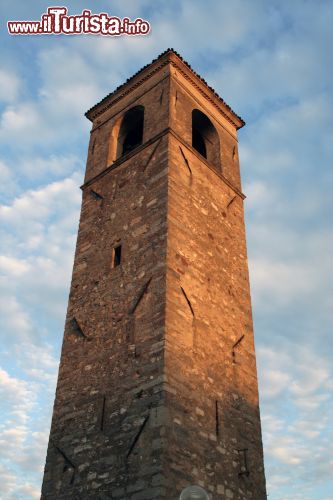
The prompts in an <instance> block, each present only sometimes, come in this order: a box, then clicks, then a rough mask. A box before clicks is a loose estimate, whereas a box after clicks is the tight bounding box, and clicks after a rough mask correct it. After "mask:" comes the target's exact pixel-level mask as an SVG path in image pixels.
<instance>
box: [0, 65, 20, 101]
mask: <svg viewBox="0 0 333 500" xmlns="http://www.w3.org/2000/svg"><path fill="white" fill-rule="evenodd" d="M20 86H21V82H20V79H19V77H18V76H17V75H16V74H15V73H14V72H12V71H10V70H5V69H0V101H3V102H8V101H14V100H15V99H16V98H17V96H18V92H19V90H20Z"/></svg>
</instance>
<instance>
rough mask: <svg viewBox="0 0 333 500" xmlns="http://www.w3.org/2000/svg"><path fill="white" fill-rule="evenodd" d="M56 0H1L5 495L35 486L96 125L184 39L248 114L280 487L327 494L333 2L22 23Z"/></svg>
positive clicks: (261, 335)
mask: <svg viewBox="0 0 333 500" xmlns="http://www.w3.org/2000/svg"><path fill="white" fill-rule="evenodd" d="M48 6H49V4H47V3H45V2H43V1H40V0H35V1H34V2H22V1H18V0H2V2H1V7H0V9H1V26H2V30H1V55H0V58H1V65H0V177H1V182H0V196H1V199H0V203H1V205H0V218H1V227H0V293H1V301H0V315H1V316H0V317H1V334H2V337H1V355H0V405H1V414H0V453H1V458H0V485H1V493H0V498H1V499H6V500H9V499H35V498H39V495H40V485H41V478H42V470H43V466H44V460H45V453H46V445H47V439H48V432H49V426H50V418H51V411H52V405H53V398H54V390H55V382H56V375H57V368H58V362H59V351H60V345H61V341H62V334H63V324H64V318H65V311H66V305H67V297H68V292H69V283H70V276H71V270H72V264H73V255H74V247H75V241H76V232H77V225H78V217H79V209H80V202H81V193H80V190H79V188H78V186H79V185H80V184H81V183H82V180H83V174H84V168H85V161H86V153H87V146H88V140H89V130H90V124H89V122H88V120H86V118H85V117H84V116H83V114H84V112H85V111H86V110H87V109H88V108H90V107H91V106H92V105H93V104H95V103H96V102H97V101H99V100H100V99H101V98H102V97H104V96H105V95H106V94H108V93H109V92H110V91H112V90H113V89H114V88H115V87H116V86H117V85H119V84H120V83H122V82H123V81H124V80H125V79H126V78H128V77H129V76H131V74H132V73H134V72H136V71H137V70H138V69H140V68H141V67H142V66H143V65H145V64H147V63H148V62H150V61H151V60H152V59H153V58H155V57H156V55H158V54H159V53H160V52H162V51H164V50H165V49H166V48H167V47H170V46H171V47H174V48H175V49H176V50H177V51H178V52H180V53H181V54H182V56H183V57H184V58H185V59H186V60H187V61H188V62H189V63H190V64H191V65H192V67H193V68H194V69H195V70H196V71H197V72H199V73H200V74H201V75H202V76H203V77H204V78H205V79H206V80H207V82H208V83H209V84H210V85H211V86H213V87H214V88H215V89H216V91H217V92H218V93H219V94H220V95H221V96H222V97H223V99H225V100H226V102H227V103H228V104H230V105H231V106H232V107H233V109H234V110H235V111H236V112H237V113H238V114H240V115H241V116H242V117H243V118H244V119H245V120H246V122H247V126H246V127H245V128H244V129H243V130H241V131H240V133H239V140H240V159H241V168H242V179H243V191H244V192H245V194H246V195H247V200H246V204H245V208H246V223H247V240H248V250H249V265H250V273H251V288H252V299H253V312H254V320H255V338H256V350H257V358H258V369H259V379H260V395H261V415H262V426H263V437H264V452H265V465H266V475H267V483H268V492H269V499H270V500H297V499H302V500H317V499H318V500H328V499H333V479H332V470H333V459H332V457H333V432H332V416H333V398H332V389H333V374H332V352H333V345H332V338H333V337H332V305H333V304H332V302H333V300H332V295H333V294H332V271H333V258H332V253H333V252H332V248H333V241H332V240H333V237H332V224H331V219H332V208H333V207H332V188H333V182H332V181H333V171H332V156H333V155H332V153H333V140H332V137H333V92H332V90H333V89H332V74H333V51H332V46H333V29H332V26H333V3H332V2H331V1H328V0H327V1H326V0H293V1H287V0H284V1H283V0H279V1H275V0H253V1H248V0H233V1H232V2H230V1H225V0H205V1H197V0H182V1H179V0H177V1H174V0H170V1H168V2H166V1H165V0H164V1H160V0H154V1H153V0H137V1H126V0H117V1H112V2H111V1H110V2H108V1H105V2H101V1H99V0H97V1H94V2H79V1H69V2H67V3H66V6H67V7H68V9H69V11H70V13H71V14H78V13H79V12H81V10H82V9H83V8H91V10H93V11H94V12H102V11H105V12H108V13H109V14H110V15H118V16H120V17H124V16H128V17H131V18H136V17H143V18H147V19H148V20H149V21H150V22H151V26H152V31H151V34H150V35H149V36H148V37H142V38H137V37H136V38H126V37H122V38H105V37H99V36H97V37H96V36H94V37H93V36H91V37H89V36H72V37H71V36H67V37H64V36H60V37H54V36H49V37H47V36H42V37H10V36H9V35H8V34H7V32H6V22H7V20H11V19H39V18H40V15H41V13H42V12H44V11H45V10H46V9H47V7H48Z"/></svg>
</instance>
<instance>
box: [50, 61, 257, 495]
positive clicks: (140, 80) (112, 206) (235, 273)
mask: <svg viewBox="0 0 333 500" xmlns="http://www.w3.org/2000/svg"><path fill="white" fill-rule="evenodd" d="M137 104H140V105H142V106H144V107H145V115H144V132H143V141H142V144H141V145H140V146H138V147H137V148H136V149H134V150H133V151H131V152H130V153H129V154H127V155H126V156H123V157H120V158H116V157H115V151H116V140H117V131H119V127H120V124H121V120H122V117H123V116H124V113H125V112H126V111H127V110H128V109H130V108H131V107H133V106H135V105H137ZM195 108H196V109H199V110H201V111H202V112H204V113H205V114H206V115H207V116H208V117H209V119H210V121H211V123H212V124H213V126H214V127H215V129H216V132H217V134H218V138H219V151H220V161H219V165H216V164H215V165H214V166H213V165H212V164H210V162H209V159H207V160H206V159H205V158H203V156H202V155H201V154H200V153H199V152H198V151H197V150H196V149H194V148H193V147H192V123H191V114H192V111H193V109H195ZM89 113H90V114H89V117H90V119H92V121H93V128H92V133H91V142H90V146H89V152H88V161H87V170H86V178H85V184H84V186H83V199H82V210H81V218H80V226H79V233H78V240H77V248H76V254H75V262H74V268H73V277H72V283H71V291H70V297H69V304H68V311H67V317H66V324H65V333H64V341H63V347H62V354H61V364H60V369H59V377H58V385H57V392H56V398H55V404H54V412H53V419H52V427H51V433H50V441H49V447H48V453H47V460H46V466H45V475H44V482H43V489H42V498H43V499H50V500H51V499H76V498H77V499H79V498H80V499H86V498H89V499H93V498H95V499H104V498H111V499H112V498H115V499H118V500H121V499H133V500H135V499H137V500H148V499H165V500H176V499H178V497H179V494H180V492H181V490H182V489H183V488H184V487H186V486H188V485H189V484H198V485H201V486H202V487H204V488H205V489H206V490H207V491H209V492H210V493H211V495H212V498H214V499H215V498H217V499H218V498H221V499H224V498H230V499H234V500H248V499H249V498H253V499H255V500H264V499H266V492H265V479H264V470H263V455H262V442H261V430H260V417H259V406H258V392H257V378H256V365H255V353H254V342H253V328H252V316H251V303H250V291H249V280H248V268H247V257H246V242H245V228H244V217H243V198H244V197H243V195H242V193H241V191H240V189H241V184H240V175H239V164H238V156H237V128H238V127H240V126H241V125H242V122H241V121H240V119H239V118H238V117H237V116H236V115H234V114H233V112H232V111H231V110H230V109H229V108H227V107H226V106H225V105H224V104H223V103H222V102H221V101H220V100H219V99H218V98H217V97H216V96H215V95H214V94H213V93H212V91H211V90H210V89H209V88H208V87H207V86H206V85H205V84H204V83H203V82H202V81H201V80H200V79H199V78H198V77H197V76H196V75H195V74H194V73H193V72H192V71H191V70H190V69H189V68H188V66H187V65H186V64H185V63H184V62H183V61H182V60H181V59H179V58H178V57H177V55H176V54H174V53H173V52H168V53H167V54H165V55H163V56H162V57H161V58H160V59H158V60H157V61H156V62H155V63H153V64H152V65H150V66H148V67H147V68H145V69H144V70H143V72H141V73H139V75H137V76H136V77H134V79H133V80H132V81H129V82H128V83H127V84H126V87H125V88H123V89H120V90H119V91H117V92H116V93H115V94H114V95H113V96H111V97H110V98H109V102H106V103H102V104H100V105H98V106H97V108H96V109H95V110H94V111H92V112H89ZM215 163H216V162H215ZM119 245H121V263H120V265H118V266H114V265H113V255H114V248H115V247H116V246H119Z"/></svg>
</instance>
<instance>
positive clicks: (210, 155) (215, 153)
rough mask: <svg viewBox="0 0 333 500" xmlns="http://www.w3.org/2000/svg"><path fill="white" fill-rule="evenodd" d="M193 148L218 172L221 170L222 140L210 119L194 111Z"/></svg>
mask: <svg viewBox="0 0 333 500" xmlns="http://www.w3.org/2000/svg"><path fill="white" fill-rule="evenodd" d="M192 147H193V148H194V149H195V150H196V151H198V153H200V154H201V156H203V157H204V158H206V159H207V160H208V161H209V163H211V164H212V165H213V166H214V167H215V168H216V169H217V170H220V140H219V136H218V133H217V131H216V128H215V127H214V125H213V124H212V122H211V121H210V119H209V118H208V117H207V116H206V115H205V114H204V113H202V111H199V110H198V109H194V110H193V111H192Z"/></svg>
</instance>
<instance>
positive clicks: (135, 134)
mask: <svg viewBox="0 0 333 500" xmlns="http://www.w3.org/2000/svg"><path fill="white" fill-rule="evenodd" d="M143 122H144V107H143V106H135V107H134V108H131V109H129V110H128V111H127V112H126V113H125V115H124V118H123V121H122V122H121V126H120V130H119V135H118V147H117V158H119V157H120V156H123V155H126V154H127V153H129V152H130V151H133V149H135V148H137V147H138V146H140V144H142V139H143Z"/></svg>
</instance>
